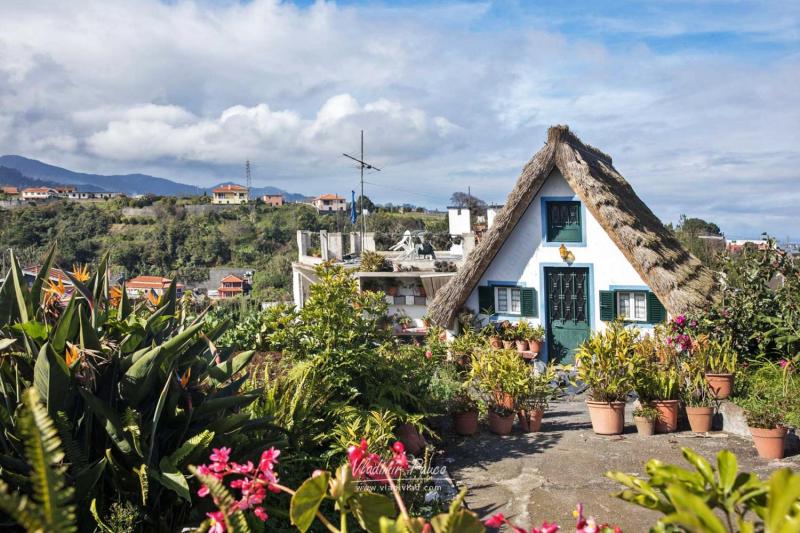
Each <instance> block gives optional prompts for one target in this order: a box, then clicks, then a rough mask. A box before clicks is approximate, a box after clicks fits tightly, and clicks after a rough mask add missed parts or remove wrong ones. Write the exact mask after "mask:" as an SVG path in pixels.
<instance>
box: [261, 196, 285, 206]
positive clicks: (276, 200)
mask: <svg viewBox="0 0 800 533" xmlns="http://www.w3.org/2000/svg"><path fill="white" fill-rule="evenodd" d="M261 201H262V202H264V203H265V204H267V205H271V206H272V207H281V206H282V205H283V204H284V200H283V195H282V194H265V195H264V196H262V197H261Z"/></svg>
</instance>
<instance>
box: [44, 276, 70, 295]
mask: <svg viewBox="0 0 800 533" xmlns="http://www.w3.org/2000/svg"><path fill="white" fill-rule="evenodd" d="M46 290H47V292H49V293H50V294H53V295H55V296H58V297H59V298H60V297H62V296H64V293H65V292H67V288H66V287H64V280H62V279H61V278H58V281H57V282H53V280H50V279H48V280H47V289H46Z"/></svg>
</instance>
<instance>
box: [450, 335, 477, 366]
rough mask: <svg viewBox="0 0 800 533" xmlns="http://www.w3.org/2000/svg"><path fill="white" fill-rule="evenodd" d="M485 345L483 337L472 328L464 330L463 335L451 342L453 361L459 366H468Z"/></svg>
mask: <svg viewBox="0 0 800 533" xmlns="http://www.w3.org/2000/svg"><path fill="white" fill-rule="evenodd" d="M484 345H485V341H484V339H483V337H481V336H480V335H479V334H478V333H476V332H475V330H474V329H472V328H464V329H463V330H462V331H461V335H459V336H458V337H455V338H454V339H453V340H452V341H451V342H450V354H451V356H452V360H453V361H455V362H456V363H457V364H458V365H459V366H467V365H468V364H469V362H470V358H471V357H472V354H473V353H474V352H475V351H476V350H477V349H479V348H482V347H483V346H484Z"/></svg>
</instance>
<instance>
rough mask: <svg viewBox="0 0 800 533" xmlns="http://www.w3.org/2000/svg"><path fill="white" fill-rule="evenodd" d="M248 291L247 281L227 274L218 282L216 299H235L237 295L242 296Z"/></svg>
mask: <svg viewBox="0 0 800 533" xmlns="http://www.w3.org/2000/svg"><path fill="white" fill-rule="evenodd" d="M249 289H250V285H249V283H248V282H247V280H245V279H243V278H240V277H239V276H236V275H234V274H228V275H227V276H225V277H224V278H222V279H221V280H220V282H219V287H218V288H217V293H216V297H217V298H218V299H220V300H227V299H228V298H235V297H237V296H239V295H243V294H245V293H246V292H247V291H248V290H249Z"/></svg>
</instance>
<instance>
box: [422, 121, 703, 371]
mask: <svg viewBox="0 0 800 533" xmlns="http://www.w3.org/2000/svg"><path fill="white" fill-rule="evenodd" d="M492 219H493V220H492V222H491V224H490V228H489V229H488V231H487V232H486V234H485V235H484V237H483V239H482V240H481V241H480V242H479V243H478V245H477V246H476V247H475V248H474V250H473V251H472V252H471V254H470V255H469V256H468V257H467V259H466V261H465V263H464V265H463V266H462V267H461V268H460V269H459V271H458V273H457V274H456V275H455V276H454V277H453V279H452V280H450V281H449V282H448V284H447V285H446V286H445V287H443V288H442V289H441V290H440V291H438V293H437V295H436V298H435V300H434V302H433V303H432V305H431V309H430V312H431V317H432V319H433V320H434V321H435V322H437V323H439V324H440V325H444V326H447V327H449V328H450V329H451V330H455V329H456V328H457V325H456V320H455V318H456V316H457V314H458V312H459V310H460V309H462V308H463V307H466V308H468V309H471V310H473V311H475V312H478V313H481V315H482V316H483V319H484V320H485V321H493V322H497V321H503V320H509V321H512V322H515V321H518V320H523V319H524V320H527V321H529V322H531V323H533V324H541V325H543V326H544V327H545V329H546V332H547V333H546V340H545V347H544V353H543V354H542V357H543V358H545V359H546V358H548V357H549V358H550V359H556V360H559V361H562V362H570V361H571V360H572V358H573V352H574V349H575V348H576V347H577V346H579V345H580V344H581V343H582V342H583V341H584V340H585V339H586V338H587V337H588V336H589V333H590V332H591V331H594V330H601V329H604V328H605V324H606V323H607V322H608V321H611V320H614V319H615V318H616V317H618V316H621V317H623V318H624V319H625V320H626V321H627V322H629V323H632V324H636V325H638V326H640V327H643V328H648V327H652V325H653V324H655V323H658V322H661V321H664V320H665V319H666V318H667V314H668V313H667V311H669V312H671V313H681V312H684V311H686V310H690V309H692V308H696V307H703V306H704V305H705V304H707V303H708V301H709V299H710V298H712V297H713V294H714V287H715V282H714V278H713V276H712V274H711V272H710V271H708V270H707V269H706V268H705V267H704V266H703V265H702V264H701V263H700V261H699V260H698V259H697V258H695V257H694V256H692V255H691V254H690V253H689V252H688V251H686V249H684V248H683V246H682V245H681V244H680V243H679V242H678V241H677V239H675V237H674V236H673V235H672V234H671V233H670V232H669V230H667V229H666V228H665V227H664V226H663V225H662V224H661V222H660V221H659V220H658V218H657V217H656V216H655V215H654V214H653V213H652V211H650V209H649V208H648V207H647V206H646V205H645V204H644V203H643V202H642V201H641V200H640V199H639V197H638V196H636V193H635V192H634V191H633V189H632V188H631V187H630V185H629V184H628V182H627V181H625V179H624V178H623V177H622V176H621V175H620V174H619V173H617V171H616V170H615V169H614V168H613V166H612V163H611V158H610V157H609V156H608V155H606V154H604V153H602V152H600V151H599V150H597V149H595V148H592V147H590V146H588V145H585V144H583V143H582V142H581V141H580V140H579V139H578V138H577V137H576V136H575V135H574V134H573V133H571V132H570V131H569V129H568V128H567V127H566V126H556V127H552V128H550V130H549V131H548V140H547V144H546V145H545V147H544V148H542V149H541V150H540V151H539V152H538V153H537V154H536V156H535V157H534V159H532V160H531V162H530V163H528V165H527V166H526V167H525V168H524V169H523V171H522V175H521V176H520V178H519V180H518V181H517V184H516V186H515V188H514V190H513V191H512V192H511V193H510V194H509V196H508V199H507V202H506V204H505V206H504V207H503V208H502V210H500V211H499V212H498V213H497V214H496V215H495V216H493V217H492Z"/></svg>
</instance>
